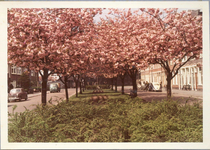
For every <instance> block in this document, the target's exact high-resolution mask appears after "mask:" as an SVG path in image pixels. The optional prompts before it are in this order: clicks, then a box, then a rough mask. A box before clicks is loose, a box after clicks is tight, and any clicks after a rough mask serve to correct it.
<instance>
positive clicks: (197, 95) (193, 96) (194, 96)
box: [8, 86, 203, 113]
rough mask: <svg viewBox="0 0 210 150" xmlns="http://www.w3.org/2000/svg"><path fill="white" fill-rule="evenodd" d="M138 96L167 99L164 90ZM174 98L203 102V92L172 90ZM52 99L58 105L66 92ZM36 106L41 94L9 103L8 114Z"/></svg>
mask: <svg viewBox="0 0 210 150" xmlns="http://www.w3.org/2000/svg"><path fill="white" fill-rule="evenodd" d="M130 89H132V86H125V93H129V92H130ZM118 91H119V92H120V91H121V86H118ZM68 92H69V97H70V96H72V95H74V94H75V88H73V89H72V88H71V89H68ZM138 96H139V97H141V98H142V99H143V100H145V101H147V102H151V101H152V100H162V99H165V98H166V91H165V89H163V91H162V92H149V91H142V90H138ZM172 97H173V98H175V99H178V100H181V99H183V97H185V98H186V97H188V98H189V99H190V101H194V100H200V101H202V100H203V92H201V91H185V90H175V89H173V90H172ZM50 99H51V102H52V103H53V104H56V103H57V102H56V100H59V101H61V100H63V99H65V90H64V89H61V92H60V93H50V92H49V91H48V92H47V102H49V101H50ZM36 104H41V93H34V94H28V100H27V101H24V100H22V101H16V102H11V103H8V112H10V113H12V107H13V106H14V105H17V108H16V109H15V112H23V111H25V108H24V106H25V107H26V108H27V109H29V110H32V109H34V108H35V107H36V106H35V105H36Z"/></svg>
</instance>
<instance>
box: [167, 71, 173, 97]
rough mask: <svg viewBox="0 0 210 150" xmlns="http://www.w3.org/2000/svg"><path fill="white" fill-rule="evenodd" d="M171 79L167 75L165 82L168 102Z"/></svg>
mask: <svg viewBox="0 0 210 150" xmlns="http://www.w3.org/2000/svg"><path fill="white" fill-rule="evenodd" d="M171 79H172V74H171V73H169V74H168V75H167V78H166V81H167V86H166V88H167V100H169V99H170V98H171Z"/></svg>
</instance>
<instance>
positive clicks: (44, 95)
mask: <svg viewBox="0 0 210 150" xmlns="http://www.w3.org/2000/svg"><path fill="white" fill-rule="evenodd" d="M48 76H49V74H48V69H44V73H43V75H42V105H43V106H45V105H46V103H47V79H48Z"/></svg>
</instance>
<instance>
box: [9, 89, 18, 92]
mask: <svg viewBox="0 0 210 150" xmlns="http://www.w3.org/2000/svg"><path fill="white" fill-rule="evenodd" d="M19 92H21V90H20V89H12V90H11V91H10V93H19Z"/></svg>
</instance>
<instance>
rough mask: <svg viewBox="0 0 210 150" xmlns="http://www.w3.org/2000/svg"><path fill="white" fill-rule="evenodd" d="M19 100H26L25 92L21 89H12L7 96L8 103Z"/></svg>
mask: <svg viewBox="0 0 210 150" xmlns="http://www.w3.org/2000/svg"><path fill="white" fill-rule="evenodd" d="M21 99H24V100H27V99H28V94H27V92H25V90H24V89H23V88H14V89H11V90H10V93H9V96H8V101H9V102H11V101H16V100H19V101H21Z"/></svg>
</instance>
